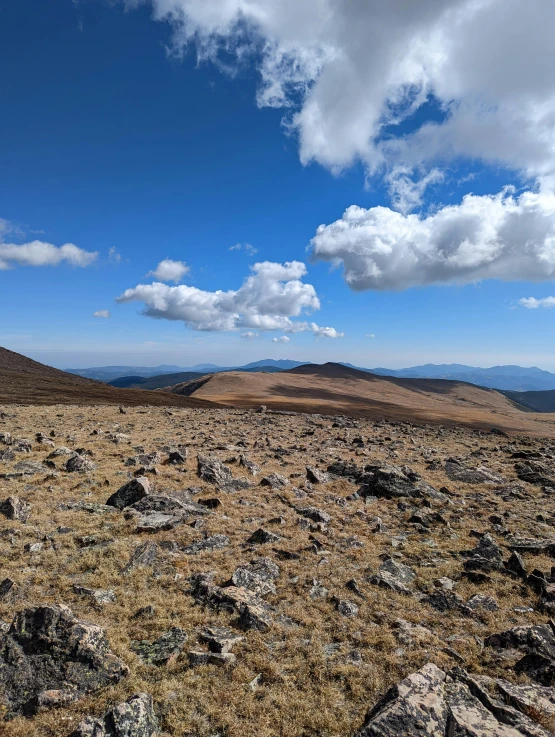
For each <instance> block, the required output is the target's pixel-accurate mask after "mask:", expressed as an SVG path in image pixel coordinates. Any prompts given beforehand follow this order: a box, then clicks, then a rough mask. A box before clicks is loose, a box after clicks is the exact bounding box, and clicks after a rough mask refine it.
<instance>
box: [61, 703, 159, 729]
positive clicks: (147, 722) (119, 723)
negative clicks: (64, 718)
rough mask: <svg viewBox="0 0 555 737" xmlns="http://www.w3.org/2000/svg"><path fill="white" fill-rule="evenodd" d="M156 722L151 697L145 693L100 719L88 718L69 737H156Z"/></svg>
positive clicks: (118, 706)
mask: <svg viewBox="0 0 555 737" xmlns="http://www.w3.org/2000/svg"><path fill="white" fill-rule="evenodd" d="M158 735H159V727H158V720H157V719H156V715H155V713H154V708H153V705H152V697H151V696H149V695H148V694H146V693H139V694H136V695H135V696H132V697H131V698H130V699H128V700H127V701H125V702H124V703H122V704H118V705H117V706H115V707H114V708H113V709H110V711H109V712H107V713H106V714H105V715H104V716H103V717H102V718H101V719H93V718H92V717H88V718H87V719H85V720H84V721H82V722H81V723H80V724H79V726H78V727H77V729H76V730H75V731H74V732H72V733H71V735H70V737H157V736H158Z"/></svg>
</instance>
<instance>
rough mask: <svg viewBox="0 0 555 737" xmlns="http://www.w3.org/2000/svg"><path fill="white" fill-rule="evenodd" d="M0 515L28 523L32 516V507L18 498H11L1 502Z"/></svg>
mask: <svg viewBox="0 0 555 737" xmlns="http://www.w3.org/2000/svg"><path fill="white" fill-rule="evenodd" d="M0 514H3V515H4V517H7V518H8V519H13V520H19V521H20V522H27V520H28V519H29V516H30V514H31V505H30V504H29V503H28V502H26V501H24V500H23V499H20V498H19V497H17V496H10V497H8V498H7V499H6V500H5V501H3V502H0Z"/></svg>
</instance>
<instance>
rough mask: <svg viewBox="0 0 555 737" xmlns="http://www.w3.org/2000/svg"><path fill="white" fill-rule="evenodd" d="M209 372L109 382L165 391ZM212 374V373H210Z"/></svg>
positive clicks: (268, 369) (264, 368)
mask: <svg viewBox="0 0 555 737" xmlns="http://www.w3.org/2000/svg"><path fill="white" fill-rule="evenodd" d="M232 370H233V369H222V373H225V372H228V371H232ZM236 370H237V371H247V372H252V371H261V372H264V373H267V374H274V373H277V372H278V371H281V369H280V368H278V367H277V366H259V367H256V368H247V367H242V368H240V369H236ZM208 373H209V372H208V371H182V372H179V373H177V374H161V375H160V376H147V377H144V378H143V377H141V376H122V377H120V378H119V379H115V380H114V381H110V382H108V383H109V384H110V386H117V387H120V388H124V387H125V388H131V389H164V388H166V387H171V386H174V385H175V384H183V383H185V382H187V381H193V380H194V379H200V378H201V377H202V376H207V374H208ZM210 373H212V372H210Z"/></svg>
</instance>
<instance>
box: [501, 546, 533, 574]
mask: <svg viewBox="0 0 555 737" xmlns="http://www.w3.org/2000/svg"><path fill="white" fill-rule="evenodd" d="M505 568H506V570H508V571H511V572H512V573H514V574H515V575H516V576H518V577H519V578H526V577H527V576H528V573H527V571H526V567H525V565H524V561H523V560H522V558H521V556H520V554H519V553H517V552H516V551H513V552H512V553H511V555H510V557H509V560H508V561H507V562H506V563H505Z"/></svg>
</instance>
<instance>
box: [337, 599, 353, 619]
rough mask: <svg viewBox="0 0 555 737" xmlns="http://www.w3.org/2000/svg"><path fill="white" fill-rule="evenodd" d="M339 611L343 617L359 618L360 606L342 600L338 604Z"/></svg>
mask: <svg viewBox="0 0 555 737" xmlns="http://www.w3.org/2000/svg"><path fill="white" fill-rule="evenodd" d="M337 611H338V612H339V614H341V616H342V617H356V616H358V606H357V605H356V604H354V603H353V602H352V601H348V600H347V599H340V600H339V601H338V602H337Z"/></svg>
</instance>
